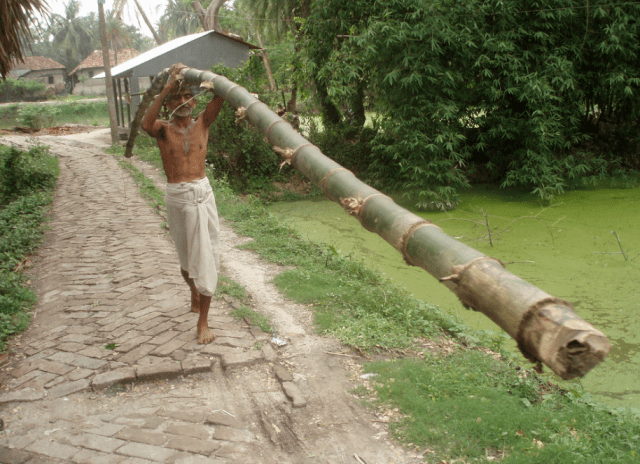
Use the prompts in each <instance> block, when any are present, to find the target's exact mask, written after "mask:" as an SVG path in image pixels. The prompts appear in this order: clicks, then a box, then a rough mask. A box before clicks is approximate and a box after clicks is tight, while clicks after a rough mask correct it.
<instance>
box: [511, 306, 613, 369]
mask: <svg viewBox="0 0 640 464" xmlns="http://www.w3.org/2000/svg"><path fill="white" fill-rule="evenodd" d="M519 335H520V337H519V338H520V340H519V342H520V343H519V344H520V348H521V349H522V350H523V353H524V354H525V355H526V356H528V357H530V358H532V359H534V360H538V361H542V362H543V363H544V364H546V365H547V366H548V367H549V368H550V369H551V370H552V371H553V372H554V373H555V374H556V375H558V376H559V377H561V378H562V379H563V380H570V379H573V378H576V377H584V376H585V375H586V374H587V373H588V372H589V371H590V370H591V369H593V368H594V367H595V366H597V365H598V364H600V363H601V362H602V361H603V360H604V358H605V357H606V356H607V355H608V354H609V351H611V344H610V343H609V339H608V338H607V337H606V335H604V334H603V333H602V332H600V331H599V330H597V329H596V328H595V327H593V326H592V325H591V324H589V323H588V322H586V321H584V320H582V319H581V318H580V317H579V316H578V315H577V314H576V313H575V312H574V311H573V309H572V308H571V307H570V306H569V305H568V304H563V302H561V301H560V300H555V301H550V302H546V304H544V305H535V307H533V308H532V310H531V313H530V314H529V317H527V318H525V320H523V326H522V327H521V329H520V334H519Z"/></svg>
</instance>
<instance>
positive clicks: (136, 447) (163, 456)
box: [118, 443, 175, 462]
mask: <svg viewBox="0 0 640 464" xmlns="http://www.w3.org/2000/svg"><path fill="white" fill-rule="evenodd" d="M118 454H122V455H125V456H132V457H135V458H141V459H147V460H149V461H154V462H167V461H169V459H171V457H172V456H173V455H174V454H175V451H174V450H169V449H166V448H161V447H159V446H153V445H145V444H142V443H127V444H126V445H124V446H123V447H121V448H120V449H119V450H118Z"/></svg>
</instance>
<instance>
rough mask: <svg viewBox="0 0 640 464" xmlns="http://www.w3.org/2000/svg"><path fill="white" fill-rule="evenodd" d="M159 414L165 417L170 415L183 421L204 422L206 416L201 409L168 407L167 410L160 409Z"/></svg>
mask: <svg viewBox="0 0 640 464" xmlns="http://www.w3.org/2000/svg"><path fill="white" fill-rule="evenodd" d="M161 414H162V415H163V416H165V417H170V418H172V419H177V420H179V421H183V422H195V423H200V422H204V420H205V419H206V418H207V413H206V412H202V411H178V410H172V409H170V410H168V411H162V412H161Z"/></svg>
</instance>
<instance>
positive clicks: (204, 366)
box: [182, 358, 213, 375]
mask: <svg viewBox="0 0 640 464" xmlns="http://www.w3.org/2000/svg"><path fill="white" fill-rule="evenodd" d="M212 366H213V362H212V361H211V359H208V358H189V359H186V360H184V361H182V371H183V372H184V374H185V375H191V374H196V373H198V372H209V371H211V367H212Z"/></svg>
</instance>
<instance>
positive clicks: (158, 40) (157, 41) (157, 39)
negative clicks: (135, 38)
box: [133, 0, 163, 45]
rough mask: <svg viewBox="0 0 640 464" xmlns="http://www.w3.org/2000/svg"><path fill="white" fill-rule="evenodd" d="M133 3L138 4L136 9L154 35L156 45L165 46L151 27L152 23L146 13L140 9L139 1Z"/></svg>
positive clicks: (134, 0)
mask: <svg viewBox="0 0 640 464" xmlns="http://www.w3.org/2000/svg"><path fill="white" fill-rule="evenodd" d="M133 2H134V3H135V4H136V7H137V8H138V11H139V12H140V15H141V16H142V19H143V20H144V22H145V23H146V25H147V27H148V28H149V30H150V31H151V34H153V38H154V39H155V41H156V43H157V44H158V45H162V44H163V42H162V39H161V38H160V36H159V35H158V33H157V32H156V30H155V29H154V28H153V26H152V25H151V21H149V18H147V15H146V14H145V12H144V11H143V10H142V8H141V7H140V4H139V3H138V0H133Z"/></svg>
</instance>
